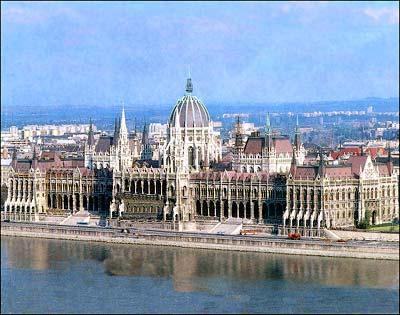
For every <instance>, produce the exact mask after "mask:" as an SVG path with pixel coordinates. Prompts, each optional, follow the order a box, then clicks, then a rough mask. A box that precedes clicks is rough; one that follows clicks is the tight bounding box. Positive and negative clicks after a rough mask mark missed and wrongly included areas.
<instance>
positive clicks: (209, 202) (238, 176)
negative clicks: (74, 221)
mask: <svg viewBox="0 0 400 315" xmlns="http://www.w3.org/2000/svg"><path fill="white" fill-rule="evenodd" d="M192 93H193V85H192V82H191V80H190V79H188V80H187V84H186V94H185V95H184V96H183V97H182V98H181V99H179V100H178V101H177V103H176V104H175V106H174V108H173V110H172V112H171V115H170V119H169V122H168V125H167V134H166V136H167V137H166V140H165V143H164V145H163V146H160V147H159V149H158V150H159V152H158V159H157V160H154V159H153V156H154V154H153V153H154V152H153V151H152V145H151V143H150V140H149V134H148V129H147V126H146V125H145V127H144V130H143V134H142V139H141V141H139V139H138V138H137V137H136V132H135V134H134V135H133V136H129V133H128V130H127V127H126V122H125V111H124V109H123V110H122V114H121V118H120V119H117V121H116V124H115V131H114V134H113V136H100V138H98V139H96V138H95V137H94V134H93V129H92V127H90V128H89V133H88V140H87V143H86V145H85V150H84V160H83V161H82V165H81V164H79V163H78V164H77V163H75V164H74V162H71V161H67V160H61V159H60V158H59V157H58V156H57V155H56V154H53V155H52V154H50V153H46V152H44V153H42V155H41V156H40V157H37V156H36V154H34V157H33V159H32V160H30V161H26V160H18V159H16V157H13V159H12V163H11V168H12V169H11V170H10V172H9V179H8V194H7V199H6V201H5V205H4V215H5V217H6V218H10V219H13V220H37V219H38V217H39V216H40V215H44V214H69V213H75V212H78V211H89V212H91V213H96V214H99V215H102V216H108V217H110V218H111V219H122V220H124V219H125V220H143V219H146V220H147V219H150V220H174V221H188V222H192V221H206V220H208V221H215V222H238V221H240V222H243V223H252V224H278V225H282V226H283V231H291V230H292V229H296V230H299V229H300V230H301V229H311V228H322V227H330V228H332V227H348V226H354V225H355V224H357V223H358V222H359V221H360V220H362V219H363V218H364V217H365V216H366V213H367V211H370V212H371V215H372V219H371V220H372V223H382V222H390V221H391V220H392V219H394V218H396V217H398V212H399V203H398V182H399V174H398V168H397V169H396V168H395V167H393V162H392V159H391V157H390V156H389V157H388V160H387V161H386V162H385V163H383V162H380V163H379V162H374V161H373V160H372V159H371V157H370V156H368V155H361V156H351V157H350V158H349V159H348V160H346V161H344V162H341V163H340V164H338V165H326V163H325V162H324V159H323V157H322V153H320V158H319V161H317V163H316V164H315V165H312V164H311V165H303V162H304V159H305V155H306V151H305V149H304V147H303V145H302V143H301V138H300V131H299V126H298V124H297V126H296V132H295V137H294V141H293V144H292V142H291V140H290V138H289V137H287V136H282V135H276V134H274V133H273V131H272V128H271V125H270V123H269V118H268V117H267V123H266V128H265V134H264V135H261V134H260V132H255V133H253V134H252V135H251V136H250V137H248V139H247V141H246V142H244V141H243V137H242V135H241V127H240V122H239V121H238V123H237V129H236V138H235V151H234V154H233V161H232V167H231V168H229V167H225V168H224V167H221V165H224V164H223V163H224V162H225V161H224V158H223V157H222V153H221V139H220V137H219V133H218V132H216V131H215V130H214V127H213V123H212V121H211V117H210V115H209V113H208V110H207V108H206V106H205V105H204V104H203V103H202V102H201V101H200V100H199V99H198V98H197V97H195V96H194V95H192Z"/></svg>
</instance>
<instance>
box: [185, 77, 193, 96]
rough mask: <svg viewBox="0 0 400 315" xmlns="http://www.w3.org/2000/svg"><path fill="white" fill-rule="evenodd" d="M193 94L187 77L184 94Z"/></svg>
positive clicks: (190, 81)
mask: <svg viewBox="0 0 400 315" xmlns="http://www.w3.org/2000/svg"><path fill="white" fill-rule="evenodd" d="M192 92H193V85H192V79H191V78H190V77H189V78H188V79H187V81H186V93H187V94H191V93H192Z"/></svg>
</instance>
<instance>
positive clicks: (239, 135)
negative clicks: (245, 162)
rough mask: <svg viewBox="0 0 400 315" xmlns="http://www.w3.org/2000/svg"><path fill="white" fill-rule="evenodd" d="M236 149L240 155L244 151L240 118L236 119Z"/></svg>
mask: <svg viewBox="0 0 400 315" xmlns="http://www.w3.org/2000/svg"><path fill="white" fill-rule="evenodd" d="M235 149H236V152H237V153H240V152H241V151H242V149H243V137H242V131H241V123H240V116H239V115H237V117H236V126H235Z"/></svg>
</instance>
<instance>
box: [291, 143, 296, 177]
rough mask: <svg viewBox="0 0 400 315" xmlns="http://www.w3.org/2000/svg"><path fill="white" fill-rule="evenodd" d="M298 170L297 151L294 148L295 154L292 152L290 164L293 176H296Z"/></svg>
mask: <svg viewBox="0 0 400 315" xmlns="http://www.w3.org/2000/svg"><path fill="white" fill-rule="evenodd" d="M296 169H297V161H296V151H295V149H294V148H293V152H292V161H291V163H290V174H292V176H294V175H295V173H296Z"/></svg>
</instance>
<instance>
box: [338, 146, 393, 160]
mask: <svg viewBox="0 0 400 315" xmlns="http://www.w3.org/2000/svg"><path fill="white" fill-rule="evenodd" d="M364 152H365V153H366V154H368V155H370V156H371V157H372V159H375V157H377V156H382V155H385V154H387V152H386V150H385V149H384V148H381V147H378V148H377V147H374V148H369V147H367V148H364ZM343 155H361V148H360V147H346V148H341V149H340V150H339V151H332V152H331V157H332V158H333V159H334V160H336V159H338V158H339V157H341V156H343Z"/></svg>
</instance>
